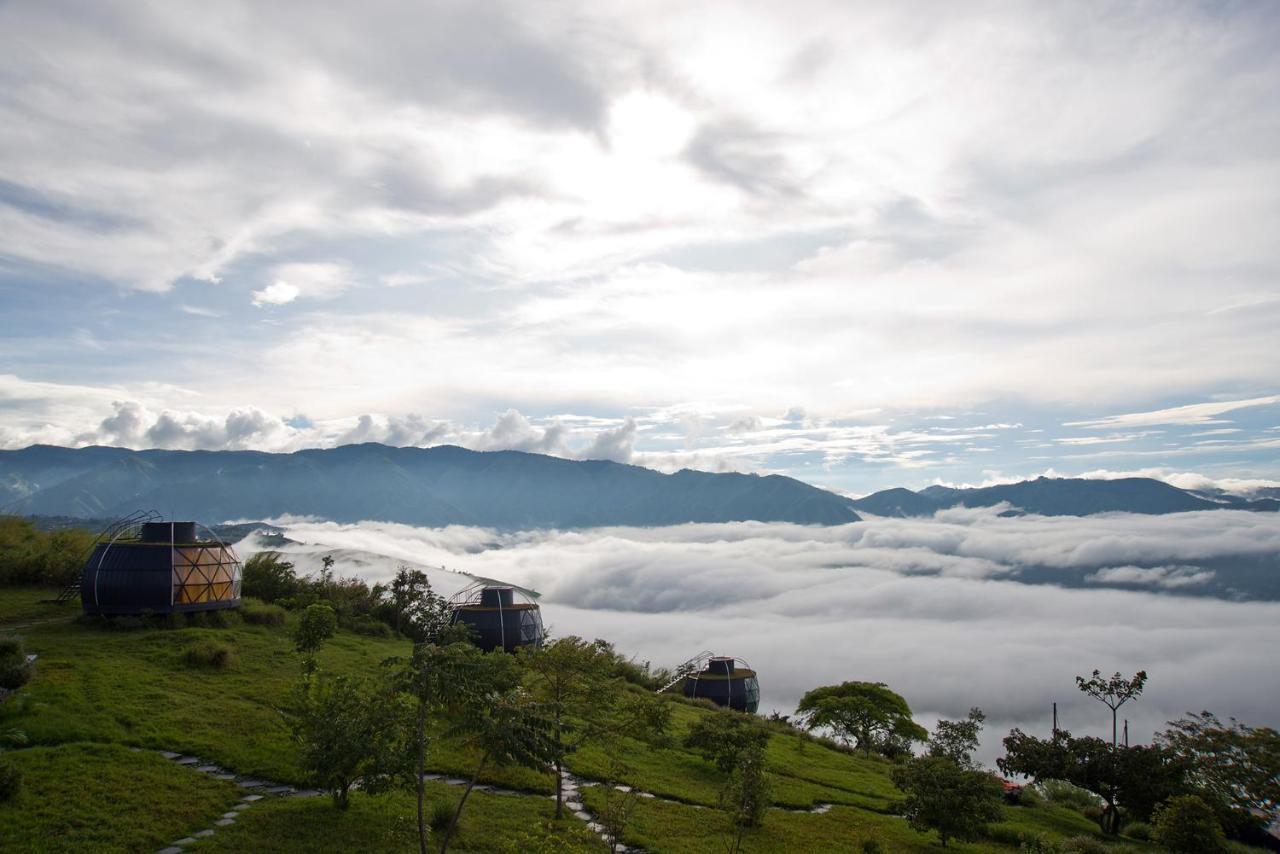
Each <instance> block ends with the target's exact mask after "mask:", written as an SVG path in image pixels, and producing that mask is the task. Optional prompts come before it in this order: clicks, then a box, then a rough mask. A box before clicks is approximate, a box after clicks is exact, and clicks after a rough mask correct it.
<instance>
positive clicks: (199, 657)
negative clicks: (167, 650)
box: [182, 641, 236, 670]
mask: <svg viewBox="0 0 1280 854" xmlns="http://www.w3.org/2000/svg"><path fill="white" fill-rule="evenodd" d="M182 660H183V662H185V663H186V664H187V665H189V666H191V667H212V668H215V669H217V670H226V669H227V668H228V667H232V666H234V665H235V663H236V651H235V649H233V648H232V647H230V646H228V645H227V644H225V643H220V642H218V641H200V642H199V643H196V644H192V645H191V646H189V647H187V648H186V649H184V650H183V651H182Z"/></svg>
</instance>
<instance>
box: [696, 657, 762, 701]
mask: <svg viewBox="0 0 1280 854" xmlns="http://www.w3.org/2000/svg"><path fill="white" fill-rule="evenodd" d="M739 665H741V666H739ZM679 672H682V673H683V676H682V680H683V684H682V685H681V690H682V691H683V692H684V695H685V696H686V697H702V698H704V699H707V700H710V701H711V702H713V703H715V704H716V705H717V706H724V707H726V708H729V709H733V710H735V711H739V712H748V713H750V714H755V713H756V710H757V709H759V708H760V680H759V679H757V678H756V672H755V671H754V670H752V669H751V668H750V667H749V666H747V663H746V662H745V661H743V660H741V659H738V658H730V657H728V656H723V655H711V654H709V653H703V654H702V655H700V656H698V657H697V658H694V659H691V660H690V661H688V662H685V664H684V665H682V666H681V668H680V671H679Z"/></svg>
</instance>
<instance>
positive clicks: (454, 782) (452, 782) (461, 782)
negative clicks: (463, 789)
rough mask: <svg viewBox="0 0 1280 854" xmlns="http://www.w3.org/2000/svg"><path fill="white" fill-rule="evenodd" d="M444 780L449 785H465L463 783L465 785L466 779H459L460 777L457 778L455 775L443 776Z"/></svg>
mask: <svg viewBox="0 0 1280 854" xmlns="http://www.w3.org/2000/svg"><path fill="white" fill-rule="evenodd" d="M444 782H445V783H447V784H449V785H450V786H465V785H467V781H466V780H460V779H458V778H457V777H445V778H444Z"/></svg>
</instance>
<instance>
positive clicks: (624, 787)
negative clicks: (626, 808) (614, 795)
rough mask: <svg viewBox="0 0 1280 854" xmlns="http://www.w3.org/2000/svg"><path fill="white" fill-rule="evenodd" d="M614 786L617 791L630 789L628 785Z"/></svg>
mask: <svg viewBox="0 0 1280 854" xmlns="http://www.w3.org/2000/svg"><path fill="white" fill-rule="evenodd" d="M614 788H615V789H617V790H618V791H619V792H629V791H631V787H630V786H614Z"/></svg>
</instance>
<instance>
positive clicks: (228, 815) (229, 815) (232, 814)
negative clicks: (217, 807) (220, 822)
mask: <svg viewBox="0 0 1280 854" xmlns="http://www.w3.org/2000/svg"><path fill="white" fill-rule="evenodd" d="M239 816H240V813H238V812H236V811H235V810H232V811H231V812H224V813H223V814H222V817H223V818H239Z"/></svg>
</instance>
